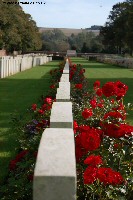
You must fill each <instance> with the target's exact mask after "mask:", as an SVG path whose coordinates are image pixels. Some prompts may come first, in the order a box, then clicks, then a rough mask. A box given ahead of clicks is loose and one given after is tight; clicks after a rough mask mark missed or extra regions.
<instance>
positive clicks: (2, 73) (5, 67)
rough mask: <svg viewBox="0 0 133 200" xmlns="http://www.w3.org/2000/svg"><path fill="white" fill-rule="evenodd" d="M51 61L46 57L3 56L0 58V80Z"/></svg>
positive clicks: (50, 58)
mask: <svg viewBox="0 0 133 200" xmlns="http://www.w3.org/2000/svg"><path fill="white" fill-rule="evenodd" d="M49 61H52V57H47V55H40V56H39V55H19V56H17V57H13V56H3V57H1V58H0V78H5V77H8V76H11V75H13V74H16V73H18V72H21V71H24V70H27V69H30V68H32V67H35V66H38V65H43V64H45V63H47V62H49Z"/></svg>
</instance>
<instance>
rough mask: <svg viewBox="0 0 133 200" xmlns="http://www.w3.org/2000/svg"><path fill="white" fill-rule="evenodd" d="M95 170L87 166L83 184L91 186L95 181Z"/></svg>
mask: <svg viewBox="0 0 133 200" xmlns="http://www.w3.org/2000/svg"><path fill="white" fill-rule="evenodd" d="M96 175H97V168H96V167H92V166H89V167H87V168H86V170H85V171H84V174H83V178H84V184H92V183H93V182H94V181H95V180H96Z"/></svg>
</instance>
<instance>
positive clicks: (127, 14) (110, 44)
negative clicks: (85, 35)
mask: <svg viewBox="0 0 133 200" xmlns="http://www.w3.org/2000/svg"><path fill="white" fill-rule="evenodd" d="M132 24H133V1H128V0H127V1H125V2H122V3H117V4H115V5H114V6H113V8H112V11H111V12H110V15H109V17H108V21H107V22H106V24H105V26H104V27H102V28H101V31H100V34H101V36H102V37H103V39H102V40H103V44H104V46H105V51H106V52H110V53H120V54H121V53H123V52H124V53H125V52H127V53H130V54H131V55H132V51H133V42H132V41H133V26H132Z"/></svg>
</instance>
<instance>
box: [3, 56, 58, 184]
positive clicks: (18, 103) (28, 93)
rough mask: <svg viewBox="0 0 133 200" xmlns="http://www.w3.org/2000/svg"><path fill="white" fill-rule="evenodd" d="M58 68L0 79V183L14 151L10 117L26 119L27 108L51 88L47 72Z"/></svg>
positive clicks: (37, 69) (54, 64)
mask: <svg viewBox="0 0 133 200" xmlns="http://www.w3.org/2000/svg"><path fill="white" fill-rule="evenodd" d="M58 64H59V61H58V60H57V61H52V62H49V63H47V64H45V65H42V66H37V67H34V68H31V69H29V70H26V71H23V72H21V73H17V74H15V75H13V76H10V77H8V78H4V79H0V88H1V89H0V91H1V92H0V172H1V173H0V183H1V182H2V181H3V179H4V177H5V176H6V175H7V172H8V166H9V161H10V160H11V159H13V158H14V156H15V155H16V151H15V149H16V148H17V147H18V143H17V141H16V138H17V134H16V133H15V132H14V131H13V129H12V123H11V116H12V114H13V115H14V114H17V115H18V116H19V115H20V114H21V115H22V116H24V117H26V112H27V108H29V107H30V106H31V105H32V104H33V103H38V101H39V98H40V96H41V95H42V94H43V95H45V94H47V91H48V90H49V86H50V84H51V83H50V74H49V71H50V70H51V69H54V68H57V66H58ZM26 120H27V119H25V121H26Z"/></svg>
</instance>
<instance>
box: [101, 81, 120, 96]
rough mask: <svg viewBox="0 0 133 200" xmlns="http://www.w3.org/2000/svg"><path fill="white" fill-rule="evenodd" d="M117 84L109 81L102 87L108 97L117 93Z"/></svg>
mask: <svg viewBox="0 0 133 200" xmlns="http://www.w3.org/2000/svg"><path fill="white" fill-rule="evenodd" d="M116 90H117V88H116V85H115V83H114V82H107V83H105V85H103V87H102V92H103V94H104V95H105V96H106V97H110V96H113V95H115V94H116Z"/></svg>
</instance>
